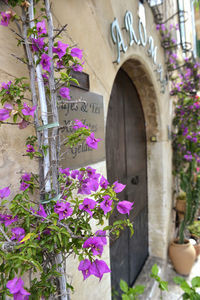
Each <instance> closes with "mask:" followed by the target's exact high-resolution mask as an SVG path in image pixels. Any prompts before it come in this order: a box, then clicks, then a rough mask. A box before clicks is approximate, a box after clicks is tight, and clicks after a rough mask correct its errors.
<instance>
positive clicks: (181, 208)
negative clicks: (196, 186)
mask: <svg viewBox="0 0 200 300" xmlns="http://www.w3.org/2000/svg"><path fill="white" fill-rule="evenodd" d="M176 210H177V211H178V212H180V213H185V210H186V201H185V200H182V199H177V200H176Z"/></svg>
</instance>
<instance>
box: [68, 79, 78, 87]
mask: <svg viewBox="0 0 200 300" xmlns="http://www.w3.org/2000/svg"><path fill="white" fill-rule="evenodd" d="M70 81H73V82H74V83H76V84H77V85H79V82H78V80H77V79H75V78H70Z"/></svg>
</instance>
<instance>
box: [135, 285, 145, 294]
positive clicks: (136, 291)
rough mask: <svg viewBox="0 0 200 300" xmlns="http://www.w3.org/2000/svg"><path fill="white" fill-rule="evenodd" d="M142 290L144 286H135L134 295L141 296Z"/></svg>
mask: <svg viewBox="0 0 200 300" xmlns="http://www.w3.org/2000/svg"><path fill="white" fill-rule="evenodd" d="M144 289H145V286H144V285H136V286H135V287H134V291H135V293H137V294H143V293H144Z"/></svg>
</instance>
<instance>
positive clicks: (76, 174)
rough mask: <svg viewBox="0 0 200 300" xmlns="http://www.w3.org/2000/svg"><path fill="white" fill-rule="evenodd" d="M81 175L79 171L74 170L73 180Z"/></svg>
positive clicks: (72, 173)
mask: <svg viewBox="0 0 200 300" xmlns="http://www.w3.org/2000/svg"><path fill="white" fill-rule="evenodd" d="M78 175H79V170H72V171H71V177H72V178H73V179H76V177H77V176H78Z"/></svg>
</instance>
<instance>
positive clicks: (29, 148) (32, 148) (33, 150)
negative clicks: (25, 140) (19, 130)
mask: <svg viewBox="0 0 200 300" xmlns="http://www.w3.org/2000/svg"><path fill="white" fill-rule="evenodd" d="M26 146H27V150H26V152H29V153H33V152H35V149H34V147H33V146H32V145H30V144H28V145H26Z"/></svg>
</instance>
